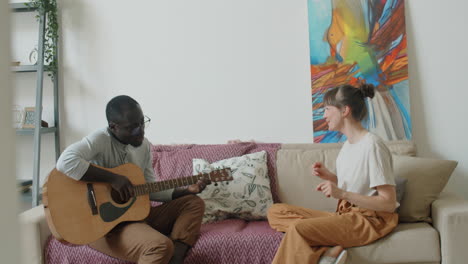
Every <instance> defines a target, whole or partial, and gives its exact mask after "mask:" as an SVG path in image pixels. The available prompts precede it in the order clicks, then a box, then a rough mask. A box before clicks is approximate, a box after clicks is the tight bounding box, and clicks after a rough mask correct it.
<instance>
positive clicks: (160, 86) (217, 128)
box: [49, 0, 468, 198]
mask: <svg viewBox="0 0 468 264" xmlns="http://www.w3.org/2000/svg"><path fill="white" fill-rule="evenodd" d="M59 4H60V6H61V24H62V43H61V44H62V60H61V63H62V68H61V70H62V74H61V76H60V77H61V84H62V87H64V88H63V93H62V98H61V102H62V117H61V121H62V132H63V138H62V143H63V145H64V146H66V145H69V144H71V143H72V142H74V141H76V140H79V139H80V138H81V137H83V136H85V135H86V134H88V133H89V132H91V131H92V130H94V129H96V128H99V127H102V126H104V125H105V115H104V108H105V104H106V103H107V101H108V100H109V99H111V98H112V97H113V96H115V95H118V94H128V95H130V96H133V97H134V98H135V99H137V100H138V101H139V102H140V103H141V105H142V106H143V109H144V112H145V114H147V115H148V116H150V117H151V118H152V120H153V122H152V124H151V127H150V129H148V130H147V137H148V138H149V139H150V140H151V141H153V142H154V143H174V142H175V143H188V142H195V143H224V142H226V140H228V139H233V138H240V139H244V140H248V139H252V138H254V139H256V140H260V141H265V142H284V143H290V142H312V115H311V107H312V105H311V98H310V97H311V94H310V73H309V59H308V58H309V52H308V25H307V1H305V0H301V1H299V0H289V1H284V0H256V1H252V0H235V1H234V0H224V1H219V0H192V1H180V0H179V1H176V0H174V1H150V0H134V1H132V2H129V1H123V0H100V1H94V0H81V1H73V0H61V1H59ZM406 4H407V28H408V39H409V59H410V86H411V101H412V106H411V111H412V113H411V115H412V118H413V127H414V140H415V141H416V143H417V146H418V149H419V154H420V155H421V156H426V157H437V158H444V159H454V160H458V161H460V164H459V166H458V168H457V170H456V172H455V173H454V177H453V179H452V180H451V183H450V188H451V189H452V190H456V191H458V192H459V193H461V194H463V195H464V196H465V197H467V198H468V190H465V189H466V188H465V187H466V186H467V184H466V183H467V182H468V167H467V166H468V165H467V164H468V158H467V155H466V154H465V153H464V150H467V149H468V146H467V141H466V140H464V138H463V136H462V135H463V134H462V133H464V130H466V129H467V128H468V125H467V124H466V123H465V122H463V121H462V120H464V119H462V118H461V117H462V116H463V114H466V113H468V111H467V110H466V109H464V107H463V106H464V104H465V98H466V97H467V93H468V92H467V90H466V89H464V88H465V86H466V85H465V84H464V82H463V80H464V78H463V77H464V72H462V71H463V70H464V69H465V68H466V66H465V61H467V56H468V55H467V53H466V52H464V48H465V43H466V41H467V40H468V36H467V35H466V33H463V32H466V30H464V28H463V26H462V25H466V24H468V23H467V18H466V17H467V16H466V15H465V10H466V9H467V8H468V3H466V2H465V1H462V0H451V1H445V2H442V1H436V0H411V1H407V3H406ZM455 93H456V94H455ZM49 142H50V143H51V144H52V143H53V141H52V140H51V139H49ZM51 166H53V162H51V164H50V166H49V167H51Z"/></svg>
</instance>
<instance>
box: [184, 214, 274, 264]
mask: <svg viewBox="0 0 468 264" xmlns="http://www.w3.org/2000/svg"><path fill="white" fill-rule="evenodd" d="M282 238H283V233H281V232H276V231H275V230H273V229H271V228H270V226H269V225H268V222H267V221H252V222H248V221H247V222H246V221H244V220H241V219H227V220H223V221H219V222H215V223H209V224H204V225H202V228H201V236H200V239H199V240H198V242H197V243H196V244H195V246H194V247H193V248H192V250H190V251H189V253H188V256H187V257H186V258H185V263H191V264H232V263H255V264H269V263H271V262H272V260H273V258H274V256H275V253H276V250H277V249H278V247H279V244H280V242H281V239H282Z"/></svg>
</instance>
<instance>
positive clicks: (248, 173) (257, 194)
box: [193, 151, 273, 223]
mask: <svg viewBox="0 0 468 264" xmlns="http://www.w3.org/2000/svg"><path fill="white" fill-rule="evenodd" d="M266 162H267V153H266V151H260V152H256V153H252V154H246V155H243V156H241V157H234V158H230V159H224V160H220V161H216V162H214V163H211V164H210V163H209V162H208V161H206V160H204V159H193V174H194V175H195V174H200V173H208V172H211V171H213V170H216V169H221V168H230V169H231V171H232V177H233V178H234V179H233V181H229V182H220V183H218V184H216V185H215V184H211V185H208V186H206V189H205V190H204V191H203V192H202V193H200V194H198V196H199V197H200V198H202V199H203V200H204V201H205V214H204V216H203V222H204V223H206V222H213V221H219V220H223V219H226V218H231V217H232V218H240V219H244V220H261V219H266V215H267V210H268V208H269V207H270V206H271V205H272V204H273V199H272V196H271V190H270V179H269V178H268V171H267V164H266Z"/></svg>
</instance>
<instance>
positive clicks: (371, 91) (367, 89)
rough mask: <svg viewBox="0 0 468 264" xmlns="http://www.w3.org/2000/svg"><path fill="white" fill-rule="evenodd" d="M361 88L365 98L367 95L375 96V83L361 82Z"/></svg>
mask: <svg viewBox="0 0 468 264" xmlns="http://www.w3.org/2000/svg"><path fill="white" fill-rule="evenodd" d="M359 89H360V90H361V92H362V95H364V98H365V97H369V98H374V95H375V87H374V85H373V84H367V83H365V84H361V87H359Z"/></svg>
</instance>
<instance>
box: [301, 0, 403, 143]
mask: <svg viewBox="0 0 468 264" xmlns="http://www.w3.org/2000/svg"><path fill="white" fill-rule="evenodd" d="M308 11H309V12H308V14H309V44H310V72H311V79H312V89H311V90H312V108H313V109H312V115H313V127H314V142H316V143H330V142H342V141H344V140H346V137H345V136H344V135H342V134H341V133H339V132H334V131H328V127H327V123H326V122H325V120H324V119H323V111H324V105H323V96H324V95H325V93H326V92H327V91H328V90H329V89H331V88H333V87H336V86H339V85H343V84H351V85H353V86H355V87H357V86H359V85H360V84H362V83H370V84H373V85H374V86H375V87H376V94H375V96H374V98H373V99H367V102H366V103H367V107H368V110H369V111H368V112H369V114H368V116H367V117H366V118H365V119H364V120H363V122H362V123H363V125H364V127H365V128H367V129H368V130H369V131H371V132H373V133H375V134H377V135H379V136H380V137H382V138H383V139H384V140H399V139H411V135H412V129H411V117H410V112H409V86H408V57H407V39H406V30H405V10H404V0H308Z"/></svg>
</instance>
